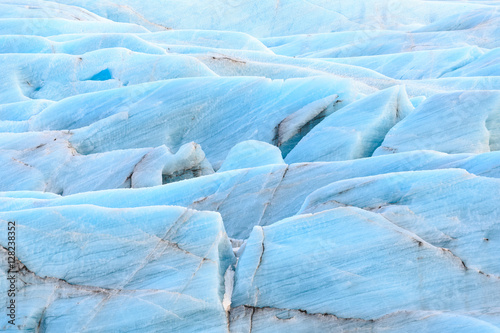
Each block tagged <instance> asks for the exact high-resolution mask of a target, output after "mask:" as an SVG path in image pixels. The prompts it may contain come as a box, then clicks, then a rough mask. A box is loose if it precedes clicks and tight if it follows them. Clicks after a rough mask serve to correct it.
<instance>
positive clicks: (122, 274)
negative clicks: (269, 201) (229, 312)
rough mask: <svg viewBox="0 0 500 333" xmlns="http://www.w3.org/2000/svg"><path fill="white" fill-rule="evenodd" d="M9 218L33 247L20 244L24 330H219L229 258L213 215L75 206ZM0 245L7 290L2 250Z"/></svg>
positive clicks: (6, 216) (0, 221)
mask: <svg viewBox="0 0 500 333" xmlns="http://www.w3.org/2000/svg"><path fill="white" fill-rule="evenodd" d="M7 221H15V222H16V229H17V233H18V237H19V239H23V241H24V242H27V243H28V244H31V246H29V247H28V246H22V247H19V248H18V249H17V250H16V256H17V258H19V261H17V262H16V263H15V264H16V265H17V268H18V270H19V273H18V274H19V275H21V277H22V281H23V282H21V283H18V286H17V287H18V295H19V296H18V298H17V300H16V301H17V307H18V311H19V312H18V314H17V315H18V316H19V317H18V318H19V319H18V323H19V325H21V327H24V329H26V330H35V329H42V330H47V331H58V330H64V331H68V332H70V331H73V332H74V331H79V332H93V331H98V330H108V331H122V330H129V331H131V330H134V329H135V330H159V329H161V327H162V326H164V325H168V326H170V327H172V328H175V329H178V330H181V329H182V328H183V327H184V328H185V327H186V320H189V322H190V324H189V327H190V328H191V329H195V328H196V329H199V330H203V331H205V330H206V331H213V332H223V331H224V326H225V324H224V322H225V320H226V319H225V318H226V314H225V311H224V309H223V307H222V296H223V294H224V285H223V275H224V273H225V271H226V269H227V267H228V266H229V265H230V264H231V263H232V261H233V259H234V257H233V254H232V251H231V246H230V243H229V240H228V238H227V236H226V234H225V232H224V228H223V224H222V220H221V218H220V216H219V215H218V214H217V213H213V212H196V211H192V210H188V209H185V208H181V207H165V206H157V207H145V208H132V209H121V210H118V209H109V208H101V207H96V206H88V205H80V206H66V207H54V208H48V209H47V208H41V209H33V210H25V211H18V212H10V213H8V212H4V213H1V217H0V224H2V226H3V227H4V228H7ZM1 237H2V238H1V242H2V243H3V244H7V235H6V234H4V235H2V236H1ZM0 252H1V259H0V260H1V266H2V269H1V271H0V275H1V276H2V281H1V282H0V285H1V286H2V289H3V290H5V288H6V287H7V283H8V281H7V277H6V276H7V275H8V264H7V250H6V248H5V247H2V248H1V249H0ZM21 258H22V261H21ZM89 267H92V269H89ZM159 272H161V274H159ZM207 286H210V287H208V288H207ZM0 297H2V302H6V301H7V295H6V294H5V293H4V294H3V295H2V296H0ZM77 309H79V310H77ZM82 314H84V315H82ZM137 315H139V316H141V317H142V319H141V320H139V321H136V320H134V318H135V317H134V316H137ZM200 315H201V316H200ZM106 317H109V318H115V319H116V320H109V321H107V320H104V318H106ZM5 318H8V317H5V316H3V318H2V319H1V322H0V325H1V326H2V327H5V326H6V324H7V322H6V319H5ZM119 318H122V319H119ZM188 318H189V319H188ZM118 319H119V320H118Z"/></svg>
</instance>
